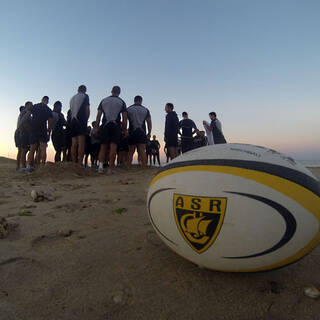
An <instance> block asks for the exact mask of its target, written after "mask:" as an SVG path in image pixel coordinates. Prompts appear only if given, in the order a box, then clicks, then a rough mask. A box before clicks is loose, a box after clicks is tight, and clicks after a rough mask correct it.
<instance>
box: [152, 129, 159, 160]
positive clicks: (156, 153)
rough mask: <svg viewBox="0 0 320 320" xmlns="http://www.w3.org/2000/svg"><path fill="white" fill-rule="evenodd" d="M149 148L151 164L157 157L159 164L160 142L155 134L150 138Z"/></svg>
mask: <svg viewBox="0 0 320 320" xmlns="http://www.w3.org/2000/svg"><path fill="white" fill-rule="evenodd" d="M151 150H152V157H153V164H154V165H155V164H156V159H157V161H158V165H159V166H160V153H159V150H160V143H159V141H158V140H157V137H156V136H155V135H154V136H153V137H152V140H151Z"/></svg>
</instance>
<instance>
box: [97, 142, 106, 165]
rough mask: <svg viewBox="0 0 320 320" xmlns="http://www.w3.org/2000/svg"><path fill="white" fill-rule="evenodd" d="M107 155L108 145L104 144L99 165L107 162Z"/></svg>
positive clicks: (101, 148) (100, 152)
mask: <svg viewBox="0 0 320 320" xmlns="http://www.w3.org/2000/svg"><path fill="white" fill-rule="evenodd" d="M106 154H107V145H106V144H102V145H101V147H100V151H99V163H104V162H105V160H106Z"/></svg>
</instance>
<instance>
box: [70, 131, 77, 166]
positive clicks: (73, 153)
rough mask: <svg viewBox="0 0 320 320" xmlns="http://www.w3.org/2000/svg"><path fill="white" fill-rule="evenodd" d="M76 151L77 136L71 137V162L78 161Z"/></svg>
mask: <svg viewBox="0 0 320 320" xmlns="http://www.w3.org/2000/svg"><path fill="white" fill-rule="evenodd" d="M77 151H78V137H72V145H71V157H72V162H78V157H77V153H78V152H77Z"/></svg>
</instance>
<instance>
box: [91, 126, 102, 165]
mask: <svg viewBox="0 0 320 320" xmlns="http://www.w3.org/2000/svg"><path fill="white" fill-rule="evenodd" d="M91 125H92V129H91V132H90V136H91V148H90V160H91V168H95V167H97V162H98V156H99V151H100V137H99V130H98V129H97V128H96V127H95V126H96V122H95V121H92V123H91Z"/></svg>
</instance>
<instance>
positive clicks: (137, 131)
mask: <svg viewBox="0 0 320 320" xmlns="http://www.w3.org/2000/svg"><path fill="white" fill-rule="evenodd" d="M127 112H128V120H129V139H128V144H129V155H128V168H130V167H131V164H132V159H133V154H134V152H135V150H136V148H137V150H138V157H139V158H140V160H141V166H142V168H145V167H146V166H147V153H146V144H147V139H148V138H150V136H151V130H152V122H151V116H150V112H149V110H148V109H147V108H146V107H144V106H143V105H142V97H141V96H136V97H135V98H134V104H133V105H132V106H130V107H129V108H128V109H127ZM146 122H147V124H148V134H146Z"/></svg>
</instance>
